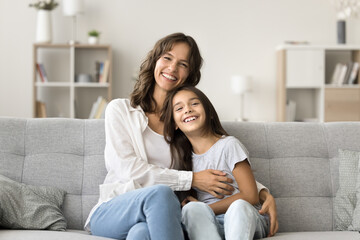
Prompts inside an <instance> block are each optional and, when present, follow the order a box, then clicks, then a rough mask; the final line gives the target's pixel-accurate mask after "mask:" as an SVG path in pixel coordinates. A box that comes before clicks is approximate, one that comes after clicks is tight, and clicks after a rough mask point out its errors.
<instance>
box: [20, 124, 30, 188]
mask: <svg viewBox="0 0 360 240" xmlns="http://www.w3.org/2000/svg"><path fill="white" fill-rule="evenodd" d="M28 121H29V120H26V121H25V124H24V160H23V164H22V169H21V180H20V182H23V179H24V168H25V159H26V133H27V126H28Z"/></svg>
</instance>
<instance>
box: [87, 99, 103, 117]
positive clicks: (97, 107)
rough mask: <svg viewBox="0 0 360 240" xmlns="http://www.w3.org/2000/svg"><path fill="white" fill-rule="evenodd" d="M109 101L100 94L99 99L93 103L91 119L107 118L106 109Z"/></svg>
mask: <svg viewBox="0 0 360 240" xmlns="http://www.w3.org/2000/svg"><path fill="white" fill-rule="evenodd" d="M107 104H108V102H107V101H106V99H105V98H103V97H102V96H99V97H98V98H97V100H96V101H95V102H94V103H93V105H92V108H91V112H90V115H89V118H90V119H100V118H105V109H106V106H107Z"/></svg>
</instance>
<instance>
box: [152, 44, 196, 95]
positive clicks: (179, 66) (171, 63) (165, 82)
mask: <svg viewBox="0 0 360 240" xmlns="http://www.w3.org/2000/svg"><path fill="white" fill-rule="evenodd" d="M189 54H190V47H189V45H188V44H187V43H182V42H180V43H175V44H174V46H173V48H172V49H171V50H170V51H169V52H167V53H165V54H163V55H162V56H161V57H160V58H159V60H157V62H156V66H155V70H154V77H155V81H156V84H155V91H158V90H162V91H166V92H168V91H170V90H172V89H174V88H175V87H176V86H179V85H181V84H183V83H184V82H185V80H186V79H187V77H188V76H189Z"/></svg>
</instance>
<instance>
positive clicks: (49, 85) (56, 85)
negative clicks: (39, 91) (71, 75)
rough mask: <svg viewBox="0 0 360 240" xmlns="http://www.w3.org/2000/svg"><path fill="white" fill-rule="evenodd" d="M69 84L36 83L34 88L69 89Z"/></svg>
mask: <svg viewBox="0 0 360 240" xmlns="http://www.w3.org/2000/svg"><path fill="white" fill-rule="evenodd" d="M70 85H71V83H70V82H36V83H35V86H36V87H70Z"/></svg>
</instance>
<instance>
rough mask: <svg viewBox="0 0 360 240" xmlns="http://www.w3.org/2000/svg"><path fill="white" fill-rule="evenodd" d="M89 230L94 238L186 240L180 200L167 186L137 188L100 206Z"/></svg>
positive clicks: (93, 216)
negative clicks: (182, 224)
mask: <svg viewBox="0 0 360 240" xmlns="http://www.w3.org/2000/svg"><path fill="white" fill-rule="evenodd" d="M90 228H91V233H92V234H93V235H96V236H103V237H109V238H115V239H128V240H132V239H133V240H139V239H141V240H147V239H149V240H150V239H156V240H162V239H163V240H169V239H171V240H183V239H184V236H183V230H182V227H181V208H180V203H179V200H178V199H177V197H176V196H175V194H174V192H173V191H172V190H171V189H170V188H169V187H168V186H165V185H155V186H151V187H146V188H141V189H137V190H134V191H131V192H127V193H124V194H122V195H119V196H117V197H115V198H113V199H112V200H110V201H108V202H105V203H103V204H101V205H100V206H99V207H98V208H97V209H96V211H95V212H94V214H93V215H92V217H91V219H90Z"/></svg>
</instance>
